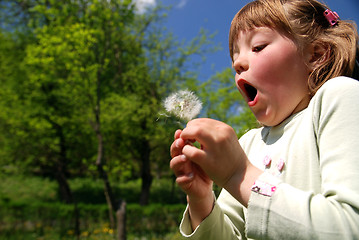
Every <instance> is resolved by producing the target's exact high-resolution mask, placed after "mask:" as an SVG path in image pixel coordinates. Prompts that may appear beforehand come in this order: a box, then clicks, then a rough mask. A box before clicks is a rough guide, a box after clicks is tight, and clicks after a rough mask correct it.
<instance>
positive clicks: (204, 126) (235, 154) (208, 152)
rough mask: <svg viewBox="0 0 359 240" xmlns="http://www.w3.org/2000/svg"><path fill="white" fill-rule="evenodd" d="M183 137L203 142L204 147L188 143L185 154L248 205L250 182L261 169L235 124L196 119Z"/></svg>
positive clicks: (184, 148)
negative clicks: (253, 161)
mask: <svg viewBox="0 0 359 240" xmlns="http://www.w3.org/2000/svg"><path fill="white" fill-rule="evenodd" d="M180 138H181V139H184V140H185V141H186V140H189V139H193V140H192V141H197V142H199V143H200V144H201V149H198V148H196V147H194V146H192V145H185V146H184V147H183V149H182V154H183V155H184V156H185V157H186V159H188V160H190V161H191V162H194V163H196V164H197V165H198V166H200V169H202V170H203V171H204V172H205V173H206V174H207V175H208V176H209V177H210V178H211V179H212V180H213V181H214V182H215V183H216V184H218V185H219V186H221V187H223V188H225V189H226V190H227V191H229V192H230V193H231V194H232V196H234V197H235V198H236V199H237V200H238V201H240V202H241V203H242V204H244V205H245V206H247V204H248V200H249V196H250V192H251V186H252V185H253V183H254V181H255V180H256V179H257V177H258V176H259V175H260V174H261V173H262V172H261V170H259V169H257V168H256V167H254V166H253V165H252V164H251V163H250V162H249V160H248V158H247V156H246V154H245V153H244V151H243V149H242V147H241V146H240V144H239V142H238V138H237V135H236V133H235V131H234V130H233V128H232V127H230V126H228V125H227V124H225V123H223V122H220V121H216V120H213V119H205V118H202V119H195V120H192V121H190V122H189V123H188V124H187V127H186V128H185V129H184V130H183V131H182V133H181V134H180ZM188 160H187V161H188Z"/></svg>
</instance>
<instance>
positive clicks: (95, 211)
mask: <svg viewBox="0 0 359 240" xmlns="http://www.w3.org/2000/svg"><path fill="white" fill-rule="evenodd" d="M78 209H79V212H80V229H81V230H82V231H86V232H96V231H97V232H98V231H99V229H101V227H99V226H105V225H106V226H107V228H108V209H107V206H106V205H93V204H79V205H78ZM184 209H185V205H183V204H176V205H163V204H151V205H149V206H140V205H138V204H128V205H127V209H126V210H127V215H126V217H127V225H126V226H127V229H126V230H127V233H128V234H131V235H135V236H148V235H156V236H163V235H166V234H168V233H171V232H172V233H173V232H176V231H177V228H178V225H179V222H180V219H181V216H182V212H183V211H184ZM0 222H1V223H2V224H1V227H0V232H2V233H7V232H18V231H20V232H35V233H38V234H39V233H40V234H41V233H45V232H46V231H47V230H49V229H51V230H52V231H55V232H57V233H58V234H59V235H60V236H66V235H68V233H69V232H70V233H71V232H72V233H73V232H74V226H75V216H74V206H73V205H68V204H63V203H42V202H34V201H33V202H20V201H17V202H6V203H5V202H1V203H0ZM112 231H113V230H112ZM0 236H1V235H0Z"/></svg>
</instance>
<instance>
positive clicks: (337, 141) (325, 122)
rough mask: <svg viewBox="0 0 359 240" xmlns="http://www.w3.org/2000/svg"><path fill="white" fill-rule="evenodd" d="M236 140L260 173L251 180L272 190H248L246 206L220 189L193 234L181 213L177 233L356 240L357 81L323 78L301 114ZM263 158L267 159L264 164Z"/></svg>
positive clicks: (358, 217) (358, 179) (208, 239)
mask: <svg viewBox="0 0 359 240" xmlns="http://www.w3.org/2000/svg"><path fill="white" fill-rule="evenodd" d="M239 141H240V143H241V146H242V147H243V149H244V151H245V152H246V154H247V156H248V158H249V159H250V161H251V162H252V163H253V164H254V165H255V166H257V167H258V168H260V169H262V170H264V171H265V172H264V173H263V174H262V175H261V176H260V177H259V180H260V181H261V182H264V183H267V184H269V185H270V186H274V187H275V188H274V189H275V191H274V193H273V194H272V195H271V196H266V195H262V194H260V193H258V192H255V191H252V193H251V197H250V200H249V204H248V209H247V208H244V207H243V206H242V205H241V204H240V203H239V202H238V201H237V200H236V199H234V198H233V197H232V196H231V195H230V194H229V193H228V192H227V191H226V190H222V192H221V194H220V196H219V197H218V200H217V201H216V203H215V206H214V208H213V211H212V213H211V214H210V215H209V216H208V217H207V218H206V219H205V220H204V221H203V222H202V223H201V224H200V225H199V226H198V227H197V228H196V229H195V231H192V229H191V225H190V219H189V216H188V211H187V210H186V211H185V213H184V217H183V219H182V222H181V225H180V230H181V233H182V235H183V236H185V237H187V238H190V239H205V240H211V239H213V240H226V239H325V240H327V239H341V240H342V239H359V82H358V81H356V80H353V79H350V78H347V77H337V78H334V79H331V80H329V81H327V82H326V83H325V84H324V85H323V86H322V87H321V88H320V89H319V91H318V92H317V93H316V94H315V96H314V97H313V98H312V99H311V101H310V103H309V105H308V107H307V108H306V109H304V110H302V111H301V112H299V113H296V114H294V115H292V116H291V117H289V118H288V119H286V120H285V121H284V122H282V123H281V124H280V125H278V126H275V127H263V128H259V129H254V130H251V131H249V132H248V133H246V134H245V135H244V136H243V137H242V138H241V139H240V140H239ZM265 158H266V159H268V158H269V159H271V162H270V164H268V165H267V166H265V164H264V163H263V160H264V159H265ZM281 162H284V167H283V168H282V169H280V168H278V165H279V164H280V163H281Z"/></svg>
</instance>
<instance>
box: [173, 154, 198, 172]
mask: <svg viewBox="0 0 359 240" xmlns="http://www.w3.org/2000/svg"><path fill="white" fill-rule="evenodd" d="M170 168H171V169H172V171H173V172H174V174H175V175H176V177H179V176H183V175H190V174H191V173H192V172H193V170H192V163H191V162H190V161H188V160H187V158H186V156H184V155H179V156H177V157H174V158H173V159H172V160H171V162H170ZM192 175H193V174H192Z"/></svg>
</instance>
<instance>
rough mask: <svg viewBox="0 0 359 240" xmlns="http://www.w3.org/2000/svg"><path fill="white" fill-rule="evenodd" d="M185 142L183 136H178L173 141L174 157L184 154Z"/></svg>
mask: <svg viewBox="0 0 359 240" xmlns="http://www.w3.org/2000/svg"><path fill="white" fill-rule="evenodd" d="M185 144H186V142H185V141H184V140H183V139H182V138H178V139H176V140H175V141H173V143H172V145H171V148H170V152H171V157H172V158H174V157H175V156H178V155H180V154H182V148H183V147H184V145H185Z"/></svg>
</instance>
